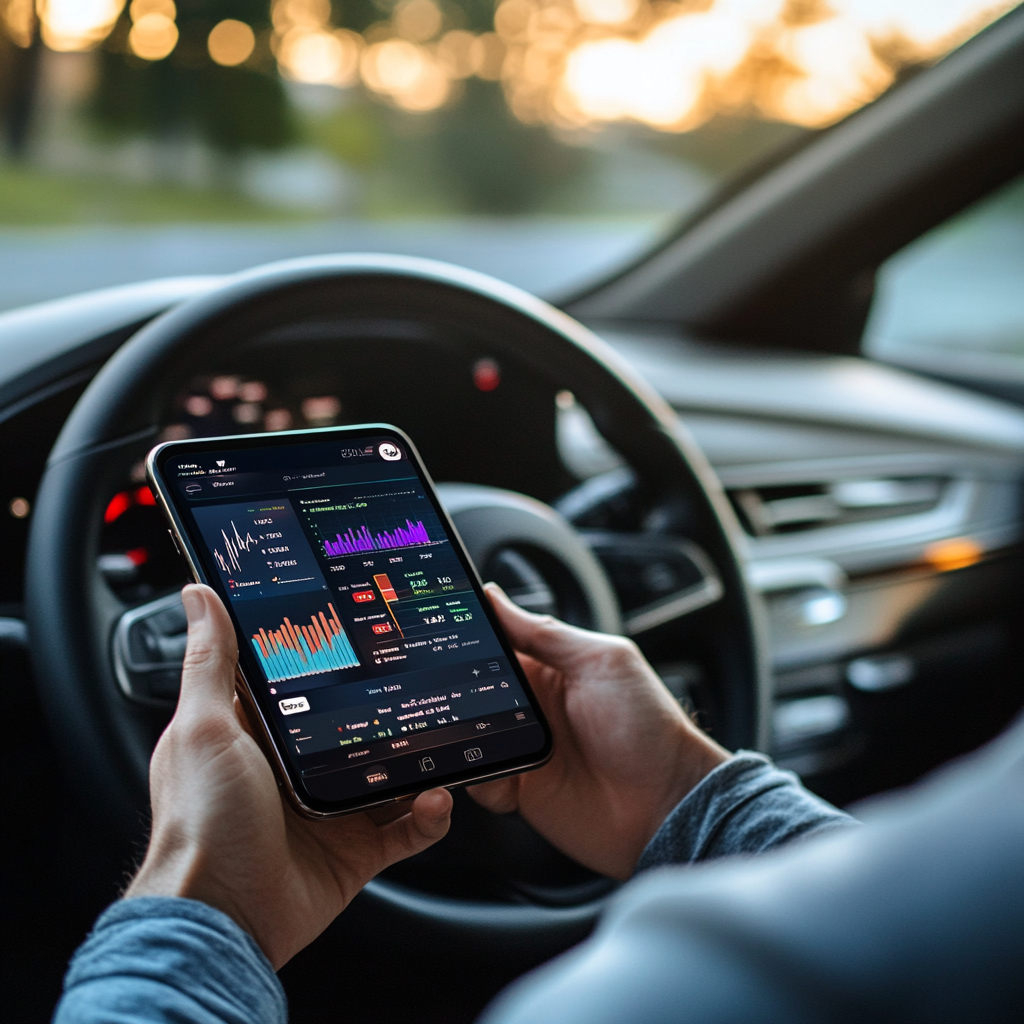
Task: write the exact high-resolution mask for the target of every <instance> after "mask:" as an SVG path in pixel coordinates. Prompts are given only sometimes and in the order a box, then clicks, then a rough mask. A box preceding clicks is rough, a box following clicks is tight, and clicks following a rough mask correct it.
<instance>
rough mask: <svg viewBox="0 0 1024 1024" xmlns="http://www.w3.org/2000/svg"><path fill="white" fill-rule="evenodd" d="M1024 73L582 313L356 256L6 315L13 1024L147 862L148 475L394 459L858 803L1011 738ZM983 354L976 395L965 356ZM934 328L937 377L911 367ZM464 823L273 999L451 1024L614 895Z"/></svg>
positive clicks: (910, 85) (0, 616)
mask: <svg viewBox="0 0 1024 1024" xmlns="http://www.w3.org/2000/svg"><path fill="white" fill-rule="evenodd" d="M1022 67H1024V10H1022V9H1014V10H1011V11H1009V13H1007V14H1005V15H1003V16H1002V17H1001V18H999V19H998V20H996V21H994V22H993V23H992V24H990V25H989V26H988V27H986V28H984V29H982V30H981V31H980V32H978V33H977V34H975V35H974V36H973V37H972V38H970V39H969V40H968V41H967V42H965V43H964V44H963V45H962V46H960V47H958V48H957V49H955V50H953V51H952V52H951V53H949V55H948V56H946V57H944V59H942V60H940V61H938V62H936V63H934V64H933V65H932V66H930V67H928V68H926V69H925V70H922V71H920V72H919V73H917V74H915V75H912V76H907V77H906V79H905V80H903V81H900V82H898V83H897V84H896V85H894V86H893V87H892V88H890V89H889V90H888V91H886V92H885V93H883V94H882V95H881V96H880V97H879V98H878V99H876V100H875V101H874V102H872V103H870V104H867V105H865V106H863V107H862V108H861V109H859V110H857V111H855V112H854V113H852V114H850V115H849V116H847V117H845V118H843V119H841V120H839V121H838V122H836V123H835V124H833V125H831V126H829V127H826V128H822V129H820V130H816V131H813V132H809V133H807V134H806V135H804V136H801V137H800V139H799V140H798V142H797V143H796V144H794V145H790V146H787V147H785V148H784V149H783V150H781V151H779V152H777V153H775V154H774V155H773V156H772V157H771V158H770V159H769V160H767V161H762V162H761V163H760V164H759V166H757V167H756V169H754V170H752V171H750V172H749V173H747V174H746V175H745V176H743V177H742V178H741V179H739V180H736V181H734V182H733V183H731V184H730V185H729V187H727V188H723V189H721V190H719V191H718V192H716V193H714V194H713V195H712V196H711V197H710V198H709V199H708V200H707V201H706V202H704V203H703V204H702V205H699V206H698V207H697V208H696V209H695V211H694V212H692V213H690V214H688V215H686V216H685V217H684V218H683V220H682V221H681V222H680V223H677V224H676V225H675V227H674V229H673V230H672V231H671V232H670V233H668V234H666V235H665V236H664V237H662V238H661V239H660V240H659V241H658V242H657V244H655V245H654V246H652V247H649V248H648V249H647V250H646V251H644V252H643V253H642V254H641V255H639V256H635V257H632V258H631V260H630V261H627V262H625V263H623V264H620V265H619V266H618V267H616V268H615V269H614V270H613V271H611V272H608V273H606V274H605V275H604V276H603V278H601V279H600V280H598V281H597V282H596V283H590V284H587V285H585V286H580V287H577V288H576V289H575V290H574V291H571V292H567V293H565V294H560V295H554V294H545V295H544V297H543V298H540V297H537V296H536V295H534V294H530V293H529V292H527V291H524V290H522V289H520V288H518V287H516V286H514V285H511V284H507V283H504V282H502V281H498V280H496V279H494V278H493V277H491V276H488V275H485V274H483V273H480V272H479V271H477V270H474V269H465V268H463V267H459V266H454V265H452V264H450V263H445V262H439V261H436V260H430V259H425V258H422V257H419V256H415V255H374V254H360V253H353V252H339V253H335V254H329V255H310V256H306V257H299V258H295V259H291V260H284V261H280V262H275V263H271V264H267V265H263V266H256V267H254V268H253V269H250V270H245V271H242V272H240V273H235V274H224V275H203V276H196V275H192V276H175V277H168V278H162V279H159V280H152V281H140V282H136V283H131V284H124V285H120V286H117V287H109V288H102V289H96V290H93V291H89V292H86V293H83V294H73V295H68V296H65V297H61V298H55V299H52V300H49V301H46V302H41V303H36V304H32V305H27V306H24V307H23V308H18V309H13V310H9V311H7V312H5V313H0V478H2V492H3V493H2V505H3V508H2V510H0V531H2V534H0V537H2V539H0V658H2V664H3V680H4V682H3V685H4V690H5V692H6V693H7V694H8V701H9V707H11V708H12V710H13V709H15V708H16V709H17V714H16V715H14V714H12V722H11V729H10V731H9V733H8V740H7V742H6V743H5V745H4V751H3V759H4V760H3V764H4V771H3V776H4V780H5V785H4V786H3V800H4V810H3V817H4V820H5V821H6V822H7V826H6V827H5V829H4V832H5V838H4V842H3V850H4V872H3V875H4V897H3V900H4V906H3V918H4V930H5V935H6V939H5V954H4V957H3V961H4V962H3V973H4V981H3V1001H4V1004H5V1005H6V1006H7V1007H8V1008H9V1009H8V1012H9V1013H10V1014H11V1017H12V1019H17V1020H23V1021H33V1020H44V1019H48V1016H49V1014H50V1013H51V1012H52V1007H53V1006H54V1004H55V1002H56V1000H57V998H58V996H59V991H60V981H61V978H62V975H63V972H64V970H65V967H66V964H67V960H68V957H69V956H70V954H71V953H72V952H73V950H74V949H75V947H76V946H77V945H78V943H79V942H80V941H81V940H82V938H83V936H84V935H85V934H86V932H87V931H88V928H89V926H90V925H91V923H92V921H93V920H94V918H95V916H96V915H97V913H98V912H99V911H100V910H101V909H102V908H103V907H104V906H105V905H107V904H108V903H109V902H110V901H111V900H112V899H114V898H116V896H117V894H118V892H119V890H120V888H121V887H122V886H123V884H124V882H125V880H126V878H127V877H128V876H129V874H130V872H131V870H132V867H133V865H134V864H136V863H137V862H138V860H139V859H140V857H141V855H142V852H143V850H144V847H145V837H146V827H147V788H146V774H147V765H148V759H149V756H150V753H151V751H152V748H153V745H154V743H155V741H156V739H157V737H158V736H159V734H160V732H161V730H162V729H163V728H164V726H165V725H166V723H167V722H168V720H169V717H170V715H171V714H172V713H173V710H174V704H175V696H176V692H177V686H178V680H179V672H180V665H181V659H182V656H183V651H184V640H185V620H184V614H183V611H182V607H181V602H180V599H179V597H178V596H177V595H178V591H179V589H180V587H181V586H182V585H183V584H184V583H186V582H188V574H187V571H186V568H185V564H184V562H183V561H182V560H181V558H180V557H179V555H178V554H177V552H176V550H175V548H174V546H173V545H172V542H171V540H170V538H169V536H168V531H167V528H166V523H165V521H164V519H163V516H162V513H161V511H160V510H159V508H158V507H157V505H156V502H155V501H154V498H153V495H152V493H151V491H150V490H149V488H148V487H147V485H146V481H145V476H144V470H143V460H144V458H145V455H146V453H147V452H148V451H149V449H151V448H152V447H153V445H154V444H156V443H157V442H158V441H162V440H174V439H181V438H188V437H203V436H218V435H224V434H235V433H249V432H252V431H253V430H256V429H270V430H274V429H278V430H279V429H288V428H290V427H306V426H322V425H329V424H333V423H362V422H386V423H393V424H395V425H397V426H399V427H400V428H401V429H402V430H404V431H405V432H406V433H407V434H408V435H409V436H410V437H411V438H412V439H413V440H414V441H415V443H416V445H417V447H418V448H419V450H420V452H421V454H422V456H423V459H424V461H425V464H426V465H427V467H428V468H429V470H430V472H431V474H432V476H433V478H434V479H435V480H436V481H438V483H439V485H440V486H439V490H440V493H441V496H442V500H443V501H444V503H445V505H446V508H447V509H448V511H449V513H450V514H451V515H452V518H453V520H454V522H455V524H456V526H457V527H458V528H459V530H460V533H461V534H462V536H463V539H464V540H465V542H466V544H467V547H468V549H469V551H470V553H471V555H472V557H473V559H474V561H475V564H476V565H477V567H478V569H479V571H480V574H481V576H482V578H484V579H491V580H495V581H496V582H498V583H500V584H501V585H502V586H503V587H504V588H505V590H506V591H507V592H508V593H509V595H510V596H511V597H512V599H513V600H515V601H517V603H519V604H520V605H522V606H523V607H525V608H528V609H529V610H531V611H538V612H548V613H551V614H554V615H557V616H559V617H561V618H564V619H566V620H567V621H569V622H572V623H575V624H577V625H581V626H584V627H587V628H594V629H602V630H605V631H611V632H619V633H622V634H623V635H626V636H629V637H631V638H632V639H633V640H635V641H636V643H637V644H638V645H639V647H640V649H641V650H642V652H643V653H644V655H645V656H646V657H647V658H648V660H649V661H650V662H651V664H652V665H653V666H654V668H655V670H656V671H657V673H658V675H659V676H660V678H661V679H662V680H663V682H664V684H665V686H666V687H667V688H668V689H669V690H670V691H671V693H672V694H673V695H674V697H675V698H676V699H677V700H678V701H679V702H680V703H681V704H682V706H683V707H684V708H685V709H686V710H687V711H688V713H690V714H691V715H693V716H694V717H695V720H696V721H697V722H698V723H699V724H700V725H701V727H702V728H704V729H706V730H708V731H709V732H710V734H711V735H712V736H713V737H715V738H716V739H717V740H718V741H719V742H721V743H722V744H724V745H725V746H727V747H728V748H729V749H732V750H735V749H740V748H746V749H755V750H761V751H764V752H766V753H769V754H770V755H771V756H772V757H773V758H774V759H775V760H776V761H777V762H778V764H779V765H780V766H782V767H784V768H788V769H791V770H792V771H794V772H796V773H797V774H798V775H799V776H800V777H801V779H802V780H803V782H804V784H805V785H806V786H807V787H809V788H810V789H811V790H813V791H814V792H815V793H818V794H820V795H821V796H822V797H824V798H825V799H827V800H829V801H831V802H833V803H835V804H836V805H838V806H841V807H851V806H852V805H855V804H856V803H857V802H858V801H860V800H864V799H866V798H870V797H874V796H876V795H879V794H883V793H886V792H888V791H892V790H895V789H898V788H899V787H903V786H907V785H911V784H913V783H914V782H915V781H916V780H918V779H920V778H922V777H923V776H925V775H926V774H928V773H929V772H930V771H932V770H933V769H935V768H937V767H938V766H940V765H942V764H944V763H946V762H948V761H950V760H951V759H954V758H956V757H958V756H960V755H963V754H966V753H968V752H970V751H972V750H974V749H976V748H978V747H979V746H981V745H982V744H984V743H985V742H987V741H988V740H989V739H991V738H993V737H994V736H996V735H997V734H998V733H999V732H1000V731H1001V730H1002V729H1003V728H1004V727H1005V726H1006V725H1007V724H1008V723H1009V722H1010V721H1011V720H1012V719H1013V718H1014V716H1015V715H1016V714H1017V713H1018V712H1019V711H1020V709H1021V707H1022V705H1024V629H1022V628H1021V627H1022V624H1024V586H1022V583H1024V501H1022V499H1024V408H1022V407H1024V369H1022V365H1024V364H1022V362H1021V360H1022V357H1024V288H1022V287H1021V278H1020V277H1019V276H1017V275H1018V273H1019V271H1020V269H1021V267H1022V266H1024V257H1022V255H1021V254H1022V251H1024V249H1022V247H1024V75H1022V74H1021V73H1020V72H1021V68H1022ZM986 225H987V226H989V227H991V229H992V230H991V231H990V232H989V233H988V234H986V233H985V232H986V231H988V230H989V227H986ZM999 232H1003V234H1002V235H1001V234H999ZM1004 236H1005V246H1006V250H1005V254H1004V256H1002V257H1000V256H999V252H1000V250H998V244H1004V243H1001V242H1000V241H999V239H1000V238H1004ZM958 238H966V239H967V240H968V241H967V242H965V243H964V247H963V248H962V249H961V250H957V251H958V252H961V251H962V252H966V253H967V254H968V256H969V257H970V258H971V259H976V264H967V265H964V264H960V263H948V262H947V263H943V259H944V256H943V253H946V252H948V251H949V247H950V245H951V243H950V239H954V240H955V239H958ZM972 238H973V239H979V238H980V239H981V241H979V242H977V244H976V245H975V246H974V248H971V245H970V244H968V243H970V239H972ZM993 238H994V239H995V241H991V239H993ZM993 246H995V247H996V248H995V249H993ZM1015 260H1016V262H1014V261H1015ZM949 267H952V270H950V269H949ZM957 268H960V269H959V270H958V269H957ZM958 275H959V276H958ZM915 289H916V291H915ZM954 293H955V294H956V295H958V296H961V297H962V298H963V301H964V310H965V311H961V312H959V313H957V312H956V311H955V310H954V312H946V313H943V312H942V310H945V309H947V306H944V305H943V303H944V302H945V301H946V299H947V298H948V297H949V296H951V295H953V294H954ZM975 295H977V296H978V297H977V299H976V301H975V299H974V296H975ZM922 296H923V298H922ZM947 305H948V307H949V309H952V308H953V306H952V305H949V304H948V303H947ZM959 308H960V307H957V309H959ZM1000 311H1002V312H1000ZM997 313H998V314H999V315H998V316H997ZM1004 313H1005V316H1004V315H1003V314H1004ZM958 316H959V317H961V319H960V320H958V319H957V317H958ZM999 316H1003V319H1002V320H1000V319H999ZM915 317H919V318H920V319H919V320H915ZM997 321H998V323H997ZM989 322H991V323H995V324H996V326H995V327H992V328H991V329H992V331H993V332H994V331H997V330H1001V331H1003V335H1001V337H1002V338H1003V339H1004V340H1003V342H1001V345H1002V349H1001V350H1000V351H999V353H997V354H998V358H995V357H993V358H992V359H984V358H982V357H981V356H979V355H978V354H977V353H976V352H975V351H974V350H973V349H970V346H969V345H968V344H967V343H966V342H965V343H963V344H960V342H959V340H958V339H961V338H968V337H973V336H974V334H975V333H977V332H978V331H983V330H986V329H987V328H986V327H985V324H987V323H989ZM936 324H937V325H938V326H935V325H936ZM1000 325H1003V326H1000ZM1006 325H1008V326H1006ZM918 328H919V333H922V334H924V333H927V332H928V331H929V330H932V329H933V328H934V330H935V331H939V332H944V333H943V337H944V338H946V339H947V341H946V342H945V344H946V347H945V348H935V349H927V348H924V347H921V348H919V349H915V350H913V351H909V354H908V352H907V351H904V350H902V349H901V350H899V351H895V349H893V348H892V346H891V338H892V337H893V336H894V332H896V331H897V329H899V330H903V329H906V330H908V331H910V332H911V333H913V331H914V330H917V329H918ZM887 346H888V347H887ZM894 352H895V354H894ZM523 496H525V497H526V498H528V499H531V500H529V501H527V500H524V497H523ZM538 503H542V506H543V508H542V507H541V506H540V505H538ZM538 508H541V511H538ZM552 523H555V524H557V525H556V526H551V524H552ZM15 719H16V721H15ZM454 797H455V810H454V814H453V823H452V828H451V832H450V833H449V835H448V836H447V837H446V838H445V839H444V840H442V841H441V842H440V843H438V844H437V845H436V846H435V847H433V848H431V849H430V850H428V851H426V852H425V853H423V854H420V855H418V856H416V857H414V858H412V859H411V860H409V861H407V862H404V863H401V864H398V865H396V866H394V867H393V868H390V869H388V870H387V871H386V872H384V873H383V875H381V876H380V877H379V878H378V879H376V880H374V881H373V882H372V883H370V885H368V886H367V888H366V890H365V891H364V892H363V893H362V894H361V895H360V896H359V897H357V899H356V900H355V902H354V903H353V904H352V906H351V907H350V908H349V909H348V910H346V911H345V913H344V914H343V915H342V916H341V917H339V918H338V920H336V921H335V923H334V924H333V925H332V926H331V927H330V928H329V929H328V930H327V932H325V933H324V935H323V936H321V938H320V939H318V940H317V941H316V942H315V943H314V944H313V945H312V946H310V947H309V948H308V949H306V950H305V951H304V952H302V953H301V954H300V955H299V956H297V957H296V958H295V959H294V960H293V961H292V962H291V963H289V964H288V965H286V966H285V967H284V968H283V970H282V971H281V978H282V981H283V983H284V986H285V989H286V991H287V993H288V998H289V1001H290V1013H291V1017H292V1019H293V1020H294V1021H296V1022H320V1021H341V1020H344V1021H348V1020H351V1021H360V1022H367V1024H370V1022H380V1024H391V1022H394V1024H399V1022H407V1021H412V1020H416V1021H423V1022H433V1021H437V1022H442V1021H444V1022H449V1021H451V1022H455V1021H467V1022H468V1021H471V1020H473V1019H474V1018H475V1017H476V1015H478V1014H479V1013H480V1011H481V1010H482V1009H483V1007H484V1006H485V1005H486V1004H487V1003H488V1002H489V1001H490V1000H491V999H492V998H493V997H494V996H495V995H496V994H497V993H498V992H499V991H500V990H501V989H502V987H503V986H505V985H506V984H508V983H509V982H510V981H512V980H513V979H514V978H516V977H518V976H520V975H521V974H522V973H524V972H525V971H527V970H529V969H531V968H533V967H535V966H537V965H539V964H541V963H543V962H544V961H546V960H548V959H550V958H551V957H552V956H555V955H557V954H559V953H561V952H563V951H565V950H567V949H569V948H570V947H572V946H573V945H574V944H576V943H578V942H579V941H581V940H582V939H583V938H585V937H586V936H587V935H588V934H589V933H590V932H591V930H592V929H593V928H594V926H595V924H596V922H597V921H598V918H599V916H600V913H601V910H602V907H603V906H604V904H605V902H606V901H607V899H608V897H609V896H610V895H611V894H612V893H613V892H614V891H615V889H616V886H617V884H618V883H615V882H613V881H611V880H610V879H607V878H603V877H600V876H598V875H595V874H593V873H592V872H590V871H588V870H587V869H585V868H583V867H581V866H580V865H578V864H576V863H574V862H573V861H571V860H570V859H569V858H567V857H565V856H564V855H563V854H561V853H560V852H559V851H558V850H556V849H554V848H553V847H552V846H550V845H549V844H547V843H546V842H545V841H544V840H543V839H541V838H540V837H539V836H538V835H537V834H535V833H534V832H533V831H532V830H531V829H530V828H529V827H528V826H527V825H526V824H525V823H524V822H523V821H521V820H519V819H518V818H517V817H516V816H515V815H506V816H496V815H492V814H490V813H488V812H486V811H484V810H483V809H481V808H480V807H478V806H477V805H476V804H474V803H473V802H472V801H471V800H470V799H469V798H468V797H467V795H466V794H465V793H464V792H460V791H456V792H455V793H454ZM854 813H856V812H854Z"/></svg>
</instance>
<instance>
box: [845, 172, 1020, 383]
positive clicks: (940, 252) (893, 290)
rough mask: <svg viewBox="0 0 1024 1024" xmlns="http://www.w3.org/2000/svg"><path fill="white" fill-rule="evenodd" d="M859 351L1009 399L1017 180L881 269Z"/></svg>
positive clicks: (1016, 293)
mask: <svg viewBox="0 0 1024 1024" xmlns="http://www.w3.org/2000/svg"><path fill="white" fill-rule="evenodd" d="M864 348H865V351H866V352H867V354H869V355H872V356H875V357H877V358H881V359H887V360H890V361H893V362H897V363H903V364H905V365H908V366H912V367H916V368H920V369H924V370H930V371H934V372H936V373H940V374H942V375H945V376H949V377H953V378H963V379H964V380H967V381H969V380H976V381H979V382H984V381H986V380H988V381H992V382H998V381H1000V380H1002V381H1003V383H1004V385H1005V386H1004V388H1003V390H1005V391H1006V393H1007V394H1009V393H1011V391H1012V392H1013V393H1015V392H1016V391H1017V390H1019V387H1020V386H1021V385H1024V177H1020V178H1017V179H1016V180H1014V181H1012V182H1010V183H1009V184H1008V185H1006V186H1004V187H1003V188H1001V189H999V190H998V191H996V192H995V193H994V194H992V195H990V196H988V197H987V198H985V199H983V200H982V201H981V202H979V203H976V204H974V205H973V206H971V207H970V208H969V209H967V210H966V211H964V212H962V213H960V214H959V215H957V216H955V217H953V218H951V219H950V220H949V221H947V222H946V223H944V224H941V225H939V226H938V227H936V228H933V229H932V230H931V231H929V232H927V233H926V234H925V235H923V236H922V237H921V238H919V239H917V240H916V241H915V242H913V243H912V244H911V245H908V246H907V247H906V248H904V249H903V250H901V251H900V252H898V253H896V255H894V256H892V257H891V258H890V259H889V260H887V261H886V262H885V263H884V264H883V265H882V267H881V269H880V271H879V273H878V278H877V287H876V295H875V301H874V304H873V306H872V310H871V316H870V318H869V320H868V325H867V330H866V333H865V338H864ZM1014 385H1016V387H1014Z"/></svg>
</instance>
